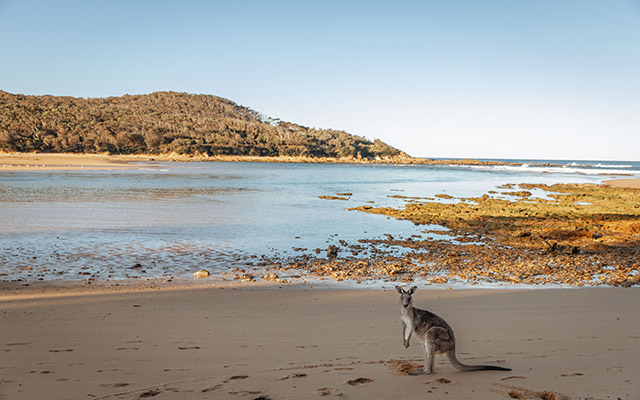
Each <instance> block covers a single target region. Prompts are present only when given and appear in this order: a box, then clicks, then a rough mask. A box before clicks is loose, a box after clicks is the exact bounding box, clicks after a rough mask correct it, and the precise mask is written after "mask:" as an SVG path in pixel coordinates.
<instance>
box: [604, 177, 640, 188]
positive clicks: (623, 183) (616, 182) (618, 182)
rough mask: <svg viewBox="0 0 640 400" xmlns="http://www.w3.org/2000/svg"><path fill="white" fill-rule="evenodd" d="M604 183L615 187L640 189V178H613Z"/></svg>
mask: <svg viewBox="0 0 640 400" xmlns="http://www.w3.org/2000/svg"><path fill="white" fill-rule="evenodd" d="M602 183H604V184H605V185H609V186H613V187H621V188H631V189H640V179H612V180H606V181H603V182H602Z"/></svg>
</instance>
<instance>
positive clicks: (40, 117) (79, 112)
mask: <svg viewBox="0 0 640 400" xmlns="http://www.w3.org/2000/svg"><path fill="white" fill-rule="evenodd" d="M0 150H2V151H16V152H32V151H39V152H52V153H61V152H64V153H111V154H168V153H176V154H185V155H205V156H207V155H209V156H216V155H237V156H270V157H277V156H294V157H318V158H325V157H333V158H341V157H352V158H356V159H360V158H361V159H389V158H396V157H408V156H407V155H406V154H405V153H403V152H401V151H400V150H398V149H395V148H393V147H391V146H389V145H387V144H386V143H384V142H382V141H380V140H377V139H376V140H374V141H373V142H371V141H369V140H367V139H365V138H363V137H360V136H354V135H351V134H349V133H347V132H344V131H339V130H333V129H316V128H308V127H305V126H302V125H298V124H295V123H291V122H285V121H281V120H278V119H272V118H269V117H266V116H264V115H262V114H260V113H258V112H257V111H254V110H252V109H250V108H247V107H244V106H241V105H238V104H236V103H234V102H233V101H230V100H227V99H224V98H221V97H217V96H212V95H205V94H197V95H196V94H188V93H176V92H155V93H151V94H145V95H124V96H121V97H107V98H76V97H66V96H65V97H62V96H49V95H45V96H30V95H20V94H11V93H7V92H4V91H0Z"/></svg>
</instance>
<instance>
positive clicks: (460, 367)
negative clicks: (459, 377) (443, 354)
mask: <svg viewBox="0 0 640 400" xmlns="http://www.w3.org/2000/svg"><path fill="white" fill-rule="evenodd" d="M447 357H448V358H449V361H450V362H451V365H453V366H454V367H455V368H456V369H457V370H458V371H464V372H466V371H487V370H491V371H511V368H503V367H497V366H495V365H467V364H463V363H461V362H460V361H458V358H457V357H456V353H455V350H450V351H448V352H447Z"/></svg>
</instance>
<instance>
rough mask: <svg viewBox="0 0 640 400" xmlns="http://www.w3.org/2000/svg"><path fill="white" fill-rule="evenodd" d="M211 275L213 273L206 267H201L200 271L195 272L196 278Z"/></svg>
mask: <svg viewBox="0 0 640 400" xmlns="http://www.w3.org/2000/svg"><path fill="white" fill-rule="evenodd" d="M210 275H211V273H210V272H209V271H207V270H206V269H201V270H200V271H196V272H194V273H193V277H194V278H208V277H209V276H210Z"/></svg>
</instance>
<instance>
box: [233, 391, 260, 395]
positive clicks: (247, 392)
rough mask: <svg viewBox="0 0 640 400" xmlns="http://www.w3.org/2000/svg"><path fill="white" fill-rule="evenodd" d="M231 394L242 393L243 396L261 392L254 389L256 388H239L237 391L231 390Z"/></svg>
mask: <svg viewBox="0 0 640 400" xmlns="http://www.w3.org/2000/svg"><path fill="white" fill-rule="evenodd" d="M229 394H236V395H242V396H246V395H248V394H260V392H259V391H254V390H238V391H235V392H229Z"/></svg>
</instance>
